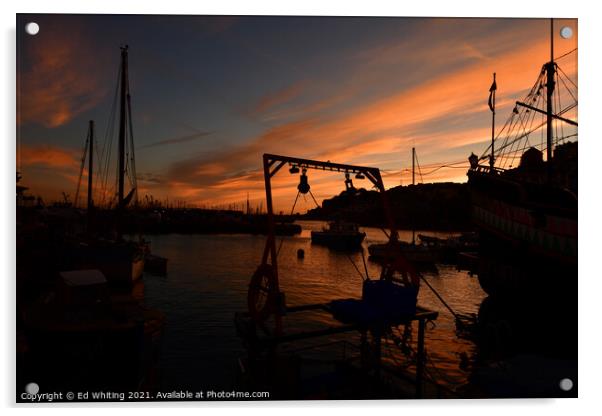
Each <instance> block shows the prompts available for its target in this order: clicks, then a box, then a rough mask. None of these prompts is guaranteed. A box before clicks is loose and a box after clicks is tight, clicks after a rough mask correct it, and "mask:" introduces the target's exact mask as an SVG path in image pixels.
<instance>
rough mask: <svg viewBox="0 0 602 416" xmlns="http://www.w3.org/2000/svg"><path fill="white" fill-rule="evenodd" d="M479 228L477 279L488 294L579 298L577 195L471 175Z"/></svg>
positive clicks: (515, 181) (484, 174)
mask: <svg viewBox="0 0 602 416" xmlns="http://www.w3.org/2000/svg"><path fill="white" fill-rule="evenodd" d="M469 185H470V188H471V197H472V204H473V221H474V224H475V226H476V227H477V229H478V230H479V239H480V241H479V250H480V252H479V255H480V256H479V267H478V276H479V282H480V284H481V287H482V288H483V290H485V292H487V293H488V294H489V295H496V296H519V295H526V296H530V295H531V294H536V293H537V294H540V295H547V296H553V297H557V296H563V295H568V292H567V291H569V290H570V291H571V292H573V293H572V294H573V295H575V296H576V272H577V196H576V195H575V194H573V193H572V192H570V191H569V190H566V189H563V188H559V187H555V186H551V185H543V184H532V183H528V182H523V181H520V180H512V179H506V178H504V177H503V175H495V174H489V173H485V172H476V171H475V172H472V171H471V172H469Z"/></svg>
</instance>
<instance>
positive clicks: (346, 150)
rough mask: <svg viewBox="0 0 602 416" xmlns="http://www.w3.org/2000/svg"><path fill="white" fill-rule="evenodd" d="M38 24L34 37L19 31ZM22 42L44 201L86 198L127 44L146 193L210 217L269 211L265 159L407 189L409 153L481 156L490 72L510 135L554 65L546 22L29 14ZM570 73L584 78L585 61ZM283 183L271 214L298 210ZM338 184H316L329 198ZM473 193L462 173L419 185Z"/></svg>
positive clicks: (27, 151)
mask: <svg viewBox="0 0 602 416" xmlns="http://www.w3.org/2000/svg"><path fill="white" fill-rule="evenodd" d="M29 21H35V22H37V23H39V25H40V33H39V34H38V35H36V36H29V35H26V34H25V33H24V32H23V27H24V25H25V23H27V22H29ZM555 24H556V27H557V28H558V30H556V36H555V56H561V55H563V54H564V53H566V52H568V51H571V50H573V49H574V48H576V47H577V21H576V20H556V23H555ZM563 26H570V27H571V28H572V29H573V32H574V35H573V37H572V38H571V39H562V38H561V37H560V36H559V35H558V31H559V29H560V28H561V27H563ZM17 31H18V38H17V40H18V48H17V55H18V56H17V76H18V90H17V95H18V109H17V110H18V111H17V123H18V129H17V139H18V147H17V149H18V154H17V167H18V169H20V171H21V173H22V175H23V180H22V183H23V185H25V186H28V187H29V188H30V193H33V194H36V195H41V196H42V197H43V198H45V199H46V200H53V199H59V198H60V195H61V192H63V191H64V192H66V193H68V194H70V195H71V196H73V195H74V194H75V189H76V185H77V180H78V175H79V168H80V158H81V153H82V150H83V145H84V141H85V138H86V132H87V125H88V120H90V119H93V120H95V122H96V125H97V136H98V139H99V140H100V141H101V143H99V145H100V146H102V145H103V143H104V138H105V131H106V129H107V125H108V122H109V115H110V111H111V107H112V101H113V94H114V91H115V86H116V82H117V71H118V67H119V59H120V51H119V46H120V45H122V44H128V45H129V47H130V52H129V65H130V88H131V93H132V118H133V127H134V137H135V143H136V165H137V171H138V180H139V195H140V196H141V197H143V196H144V195H145V194H152V195H153V196H154V197H155V198H159V199H164V198H166V197H168V198H169V200H170V201H174V200H183V201H187V202H189V203H193V204H197V205H207V206H211V205H222V206H226V205H227V204H232V203H238V204H239V205H240V204H242V203H243V202H244V201H245V200H246V198H247V192H248V193H249V198H250V199H251V202H252V204H254V205H257V204H259V202H260V201H262V200H263V199H264V198H265V194H264V188H263V176H262V171H261V155H262V154H263V153H276V154H284V155H290V156H296V157H306V158H313V159H320V160H330V161H333V162H341V163H352V164H362V165H368V166H375V167H379V168H381V169H382V170H383V171H384V172H383V175H384V178H385V185H386V186H387V187H392V186H397V185H400V184H404V185H406V184H408V183H409V181H410V180H411V173H410V172H409V171H408V170H407V169H408V168H409V167H411V148H412V147H413V146H414V147H416V149H417V153H418V157H419V161H420V164H421V165H422V166H423V167H424V169H423V171H424V172H428V171H430V170H432V168H433V167H436V166H438V165H441V164H444V163H450V162H461V161H465V160H466V159H467V157H468V155H469V154H470V153H471V152H474V153H477V154H479V155H480V154H481V153H483V151H484V150H485V149H486V147H487V145H488V143H489V140H490V134H491V112H490V111H489V108H488V106H487V98H488V94H489V92H488V90H489V87H490V85H491V81H492V73H493V72H496V73H497V85H498V90H497V104H498V105H497V114H498V120H499V121H498V123H499V126H501V125H502V124H503V122H504V121H505V119H506V118H507V117H508V115H509V114H510V112H511V111H512V108H513V106H514V102H515V101H516V100H518V99H521V98H522V97H523V96H524V95H525V93H526V92H527V90H528V89H529V88H530V87H531V86H532V85H533V83H534V82H535V80H536V78H537V76H538V75H539V71H540V70H541V66H542V64H543V63H544V62H546V61H547V60H549V53H550V52H549V35H550V33H549V20H537V19H434V18H332V17H328V18H320V17H235V16H222V17H219V16H216V17H209V16H108V15H104V16H93V15H90V16H83V15H19V16H18V20H17ZM559 65H560V66H561V67H562V68H563V69H564V71H565V72H566V73H567V74H569V75H571V76H574V74H575V72H576V69H577V54H575V53H574V54H572V55H570V56H569V57H567V58H565V59H562V60H560V61H559ZM573 79H575V80H576V77H573ZM114 140H116V138H115V139H114ZM115 143H116V142H114V145H113V148H115V147H116V144H115ZM402 170H403V172H402ZM281 172H283V173H281V174H280V175H279V176H278V177H277V178H276V179H275V189H274V193H275V203H276V209H277V210H280V209H281V210H287V209H290V206H291V204H292V201H293V200H294V198H295V194H296V183H297V181H298V178H297V177H293V176H291V175H289V174H288V172H287V171H286V170H282V171H281ZM343 180H344V178H343V177H342V175H341V174H338V175H336V174H326V173H322V172H315V173H314V172H311V171H310V172H309V181H310V184H311V185H312V191H313V193H314V195H315V196H316V198H317V199H318V200H322V199H324V198H329V197H331V196H333V195H335V194H338V193H339V192H340V191H341V190H343V189H344V184H343ZM465 180H466V169H464V168H462V167H461V166H460V168H455V169H454V168H445V169H440V170H438V171H436V172H434V173H432V174H430V175H426V176H424V182H440V181H462V182H463V181H465ZM356 182H357V183H355V185H356V186H357V187H360V186H364V187H367V186H368V184H367V183H366V182H365V181H364V182H360V181H356ZM83 189H85V187H84V188H83ZM310 202H311V201H310V200H308V201H302V203H301V204H300V207H299V209H300V210H305V209H308V208H312V204H313V202H311V203H310Z"/></svg>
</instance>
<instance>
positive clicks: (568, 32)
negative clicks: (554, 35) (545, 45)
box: [560, 26, 573, 39]
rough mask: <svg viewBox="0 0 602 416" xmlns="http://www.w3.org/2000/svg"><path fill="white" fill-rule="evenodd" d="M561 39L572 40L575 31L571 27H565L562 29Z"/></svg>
mask: <svg viewBox="0 0 602 416" xmlns="http://www.w3.org/2000/svg"><path fill="white" fill-rule="evenodd" d="M560 37H562V38H563V39H570V38H572V37H573V29H571V28H570V27H569V26H565V27H563V28H562V29H560Z"/></svg>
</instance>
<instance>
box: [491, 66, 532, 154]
mask: <svg viewBox="0 0 602 416" xmlns="http://www.w3.org/2000/svg"><path fill="white" fill-rule="evenodd" d="M542 78H543V72H540V73H539V76H538V77H537V80H536V81H535V83H534V84H533V86H532V87H531V89H530V90H529V92H528V93H527V95H526V97H524V99H523V101H527V100H528V99H529V97H531V96H532V95H533V93H534V92H535V89H536V88H539V85H540V84H541V82H542ZM515 115H516V114H515V113H514V111H513V112H512V115H511V116H510V118H508V119H506V122H505V123H504V126H503V127H502V130H500V131H499V133H498V134H497V135H496V136H495V140H497V139H498V138H500V137H501V135H502V133H503V132H504V130H505V129H506V127H507V126H508V125H510V128H509V131H510V130H511V128H512V121H513V120H514V118H515ZM508 134H510V133H508ZM507 140H508V136H506V138H505V139H504V145H505V144H506V142H507ZM490 149H491V144H490V145H489V146H487V148H486V149H485V152H484V153H483V154H482V155H481V157H480V159H483V158H485V157H486V155H487V154H488V153H489V150H490ZM498 155H499V152H498ZM499 157H503V155H500V156H499Z"/></svg>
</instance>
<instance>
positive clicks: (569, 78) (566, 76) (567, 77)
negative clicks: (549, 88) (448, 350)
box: [556, 65, 579, 101]
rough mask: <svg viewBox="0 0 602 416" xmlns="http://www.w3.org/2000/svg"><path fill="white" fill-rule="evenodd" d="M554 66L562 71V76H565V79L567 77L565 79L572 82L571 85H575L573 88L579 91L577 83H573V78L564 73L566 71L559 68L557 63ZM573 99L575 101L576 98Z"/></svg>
mask: <svg viewBox="0 0 602 416" xmlns="http://www.w3.org/2000/svg"><path fill="white" fill-rule="evenodd" d="M556 68H558V70H559V71H560V72H562V75H564V76H565V78H566V79H567V80H568V81H569V82H570V83H571V84H573V86H574V87H575V90H577V91H579V87H578V86H577V84H575V83H574V82H573V80H572V79H571V77H569V76H568V75H567V74H566V72H564V71H563V70H562V68H561V67H559V66H558V65H556ZM575 101H577V100H575Z"/></svg>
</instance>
